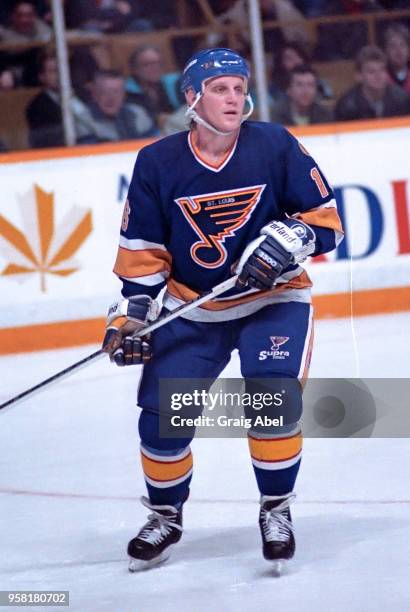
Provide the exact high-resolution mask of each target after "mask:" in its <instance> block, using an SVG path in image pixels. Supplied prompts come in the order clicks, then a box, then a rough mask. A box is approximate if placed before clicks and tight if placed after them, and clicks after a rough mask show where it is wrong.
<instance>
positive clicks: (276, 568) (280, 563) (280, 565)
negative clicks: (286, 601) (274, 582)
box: [270, 559, 288, 578]
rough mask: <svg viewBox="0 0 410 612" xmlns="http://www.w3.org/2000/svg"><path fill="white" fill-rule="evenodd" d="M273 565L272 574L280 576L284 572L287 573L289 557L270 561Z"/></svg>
mask: <svg viewBox="0 0 410 612" xmlns="http://www.w3.org/2000/svg"><path fill="white" fill-rule="evenodd" d="M270 563H271V567H272V574H273V576H275V577H276V578H280V576H282V574H284V573H286V570H287V567H288V560H287V559H276V560H275V561H270Z"/></svg>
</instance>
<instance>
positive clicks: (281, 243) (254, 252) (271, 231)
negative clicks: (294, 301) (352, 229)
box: [235, 219, 316, 290]
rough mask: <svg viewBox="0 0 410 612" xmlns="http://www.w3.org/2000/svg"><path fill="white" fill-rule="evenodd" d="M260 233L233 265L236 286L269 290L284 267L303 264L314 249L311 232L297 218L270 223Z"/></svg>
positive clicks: (313, 234)
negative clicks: (236, 276) (236, 263)
mask: <svg viewBox="0 0 410 612" xmlns="http://www.w3.org/2000/svg"><path fill="white" fill-rule="evenodd" d="M260 233H261V235H260V236H258V238H255V240H253V241H252V242H251V243H250V244H248V246H247V247H246V249H245V251H244V252H243V255H242V257H241V258H240V260H239V263H238V265H237V266H236V269H235V273H236V274H239V278H238V280H237V282H236V286H237V287H244V286H245V285H248V286H249V287H255V288H256V289H261V290H267V289H272V287H273V286H274V285H275V283H276V279H277V278H278V277H279V276H280V275H281V274H282V272H283V270H284V269H285V268H287V267H288V266H289V265H291V264H297V263H301V262H302V261H305V259H306V258H307V257H308V256H309V255H311V254H312V253H313V252H314V250H315V240H316V235H315V232H314V231H313V230H312V228H311V227H309V225H306V223H303V221H299V220H298V219H285V220H284V221H272V222H271V223H268V225H265V226H264V227H263V228H262V229H261V232H260Z"/></svg>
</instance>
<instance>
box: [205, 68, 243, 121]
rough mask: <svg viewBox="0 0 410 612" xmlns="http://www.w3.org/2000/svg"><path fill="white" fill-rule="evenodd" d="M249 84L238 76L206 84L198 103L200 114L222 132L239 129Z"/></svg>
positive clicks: (212, 80) (224, 77)
mask: <svg viewBox="0 0 410 612" xmlns="http://www.w3.org/2000/svg"><path fill="white" fill-rule="evenodd" d="M246 91H247V83H246V82H245V80H244V79H241V78H240V77H236V76H222V77H216V78H215V79H211V80H209V81H208V82H207V83H206V84H205V90H204V94H203V96H202V98H201V100H200V101H199V103H198V107H197V108H198V111H199V114H200V115H201V117H202V118H203V119H205V121H207V122H208V123H210V124H211V125H213V126H214V127H215V128H216V129H218V130H220V131H221V132H231V131H234V130H236V129H239V127H240V125H241V121H242V116H243V110H244V106H245V96H246Z"/></svg>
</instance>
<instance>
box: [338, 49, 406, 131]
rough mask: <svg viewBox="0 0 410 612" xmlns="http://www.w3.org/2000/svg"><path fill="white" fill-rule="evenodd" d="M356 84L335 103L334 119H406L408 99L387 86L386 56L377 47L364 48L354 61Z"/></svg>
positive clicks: (400, 91)
mask: <svg viewBox="0 0 410 612" xmlns="http://www.w3.org/2000/svg"><path fill="white" fill-rule="evenodd" d="M356 70H357V78H358V84H357V85H355V86H354V87H352V88H351V89H349V91H348V92H347V93H345V94H344V95H343V96H342V97H341V98H340V99H339V101H338V102H337V105H336V109H335V115H336V118H337V119H339V120H341V121H350V120H353V119H374V118H380V117H394V116H396V115H406V114H408V113H409V112H410V108H409V97H408V95H407V94H406V93H405V92H404V91H403V90H402V89H400V87H398V86H397V85H391V84H390V83H389V75H388V72H387V60H386V56H385V54H384V53H383V51H382V50H381V49H379V48H378V47H372V46H369V47H364V48H363V49H361V51H360V52H359V54H358V56H357V59H356Z"/></svg>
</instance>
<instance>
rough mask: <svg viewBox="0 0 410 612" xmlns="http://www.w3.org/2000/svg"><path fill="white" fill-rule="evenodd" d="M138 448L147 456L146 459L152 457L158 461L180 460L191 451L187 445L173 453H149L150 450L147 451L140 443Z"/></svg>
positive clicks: (171, 461)
mask: <svg viewBox="0 0 410 612" xmlns="http://www.w3.org/2000/svg"><path fill="white" fill-rule="evenodd" d="M140 450H141V453H142V454H143V455H144V456H145V457H147V459H152V460H153V461H160V462H163V463H173V462H174V461H180V460H181V459H184V458H185V457H187V456H188V455H189V454H190V453H191V449H190V447H189V446H187V447H186V448H184V449H182V450H181V451H178V453H177V454H174V455H156V454H155V453H151V452H150V451H148V450H147V449H146V448H145V447H144V446H142V444H141V447H140Z"/></svg>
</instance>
